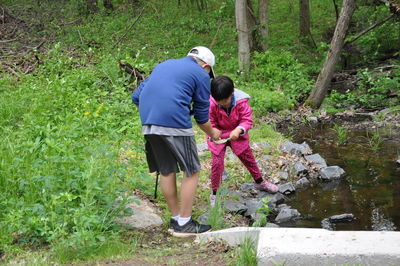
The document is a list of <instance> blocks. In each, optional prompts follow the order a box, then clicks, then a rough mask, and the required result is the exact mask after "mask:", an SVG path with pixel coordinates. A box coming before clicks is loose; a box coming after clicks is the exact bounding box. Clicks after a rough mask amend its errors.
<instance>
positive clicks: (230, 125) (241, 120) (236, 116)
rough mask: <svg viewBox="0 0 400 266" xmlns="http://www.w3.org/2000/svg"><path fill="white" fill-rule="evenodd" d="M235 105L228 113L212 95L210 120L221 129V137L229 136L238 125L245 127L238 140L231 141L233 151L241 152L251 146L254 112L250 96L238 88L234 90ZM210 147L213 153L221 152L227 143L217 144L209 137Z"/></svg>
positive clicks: (215, 126)
mask: <svg viewBox="0 0 400 266" xmlns="http://www.w3.org/2000/svg"><path fill="white" fill-rule="evenodd" d="M234 96H235V105H234V106H233V107H232V111H231V113H230V114H229V116H228V114H227V113H226V112H225V111H224V110H223V109H222V108H221V107H219V105H218V104H217V102H216V101H215V100H214V98H213V97H210V112H209V113H210V114H209V116H210V122H211V125H212V126H213V127H214V128H217V129H219V130H221V139H226V138H229V134H230V133H231V131H232V130H234V129H235V128H237V127H241V128H242V129H244V134H243V135H241V136H240V137H239V138H238V139H237V140H233V141H229V142H230V144H231V148H232V151H233V153H235V154H236V155H239V154H241V153H242V152H243V151H244V150H245V149H247V148H248V147H249V146H250V143H249V134H248V130H249V129H250V128H251V126H252V125H253V118H252V112H251V108H250V105H249V99H250V96H249V95H248V94H247V93H245V92H243V91H241V90H238V89H235V91H234ZM207 144H208V149H209V150H210V151H211V153H213V154H219V153H220V152H221V151H222V150H223V149H224V147H226V145H227V143H224V144H219V145H218V144H215V143H214V142H212V141H210V140H209V138H208V137H207Z"/></svg>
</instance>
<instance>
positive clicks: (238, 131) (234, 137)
mask: <svg viewBox="0 0 400 266" xmlns="http://www.w3.org/2000/svg"><path fill="white" fill-rule="evenodd" d="M240 134H242V129H240V128H235V129H234V130H232V131H231V134H230V135H229V137H230V138H231V140H237V139H238V138H239V136H240Z"/></svg>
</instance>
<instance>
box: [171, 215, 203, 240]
mask: <svg viewBox="0 0 400 266" xmlns="http://www.w3.org/2000/svg"><path fill="white" fill-rule="evenodd" d="M174 226H175V227H174V232H173V233H172V235H173V236H176V237H187V236H193V235H196V234H201V233H204V232H207V231H210V230H211V225H205V224H199V223H198V222H196V221H195V220H193V219H192V218H190V220H189V222H187V223H186V224H184V225H182V226H180V225H179V224H178V223H177V222H176V224H175V225H174Z"/></svg>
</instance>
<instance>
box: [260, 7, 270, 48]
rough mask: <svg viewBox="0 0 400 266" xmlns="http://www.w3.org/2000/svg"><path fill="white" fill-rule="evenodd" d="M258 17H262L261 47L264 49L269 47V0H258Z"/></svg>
mask: <svg viewBox="0 0 400 266" xmlns="http://www.w3.org/2000/svg"><path fill="white" fill-rule="evenodd" d="M258 12H259V13H258V17H259V19H260V37H261V41H260V43H261V48H262V50H263V51H266V50H267V49H268V40H269V30H268V0H258Z"/></svg>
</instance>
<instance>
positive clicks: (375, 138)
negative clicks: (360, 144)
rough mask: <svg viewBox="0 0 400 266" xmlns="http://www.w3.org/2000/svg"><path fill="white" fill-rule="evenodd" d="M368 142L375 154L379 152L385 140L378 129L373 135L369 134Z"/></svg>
mask: <svg viewBox="0 0 400 266" xmlns="http://www.w3.org/2000/svg"><path fill="white" fill-rule="evenodd" d="M367 141H368V146H369V147H370V148H371V150H372V151H373V152H377V151H378V150H379V149H380V148H381V146H382V142H383V138H382V136H381V133H380V132H379V130H378V129H376V130H374V132H373V133H372V134H370V132H367Z"/></svg>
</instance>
